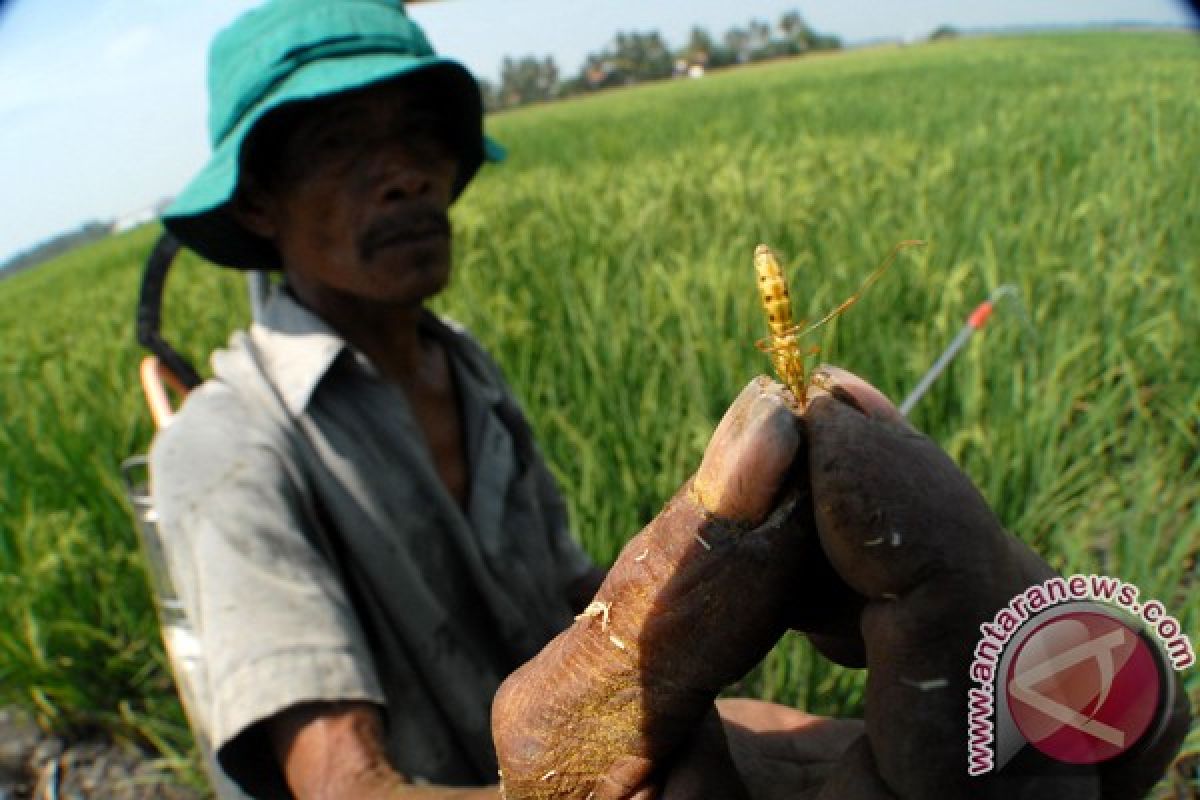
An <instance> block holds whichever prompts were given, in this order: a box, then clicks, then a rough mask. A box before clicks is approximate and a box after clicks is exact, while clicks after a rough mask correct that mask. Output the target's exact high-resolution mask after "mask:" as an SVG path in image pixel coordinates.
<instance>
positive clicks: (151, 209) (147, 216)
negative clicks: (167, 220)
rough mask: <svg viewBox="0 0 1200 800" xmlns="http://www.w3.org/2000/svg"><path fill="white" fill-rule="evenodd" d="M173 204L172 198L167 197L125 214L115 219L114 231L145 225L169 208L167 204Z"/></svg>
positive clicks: (118, 231) (119, 231)
mask: <svg viewBox="0 0 1200 800" xmlns="http://www.w3.org/2000/svg"><path fill="white" fill-rule="evenodd" d="M170 204H171V198H169V197H165V198H163V199H161V200H159V201H158V202H157V203H155V204H154V205H152V206H148V207H146V208H143V209H141V210H140V211H134V212H133V213H130V214H124V215H122V216H120V217H117V218H116V219H114V220H113V223H112V232H113V233H124V232H125V231H129V230H133V229H134V228H136V227H138V226H139V225H145V224H146V223H148V222H153V221H154V220H156V219H158V217H159V216H160V215H161V214H162V212H164V211H166V210H167V206H169V205H170Z"/></svg>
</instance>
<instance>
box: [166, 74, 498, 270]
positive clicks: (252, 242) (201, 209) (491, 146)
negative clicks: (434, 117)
mask: <svg viewBox="0 0 1200 800" xmlns="http://www.w3.org/2000/svg"><path fill="white" fill-rule="evenodd" d="M416 75H419V76H422V77H426V76H428V77H435V76H437V77H440V78H442V79H443V80H444V86H445V89H446V91H447V94H448V96H447V97H444V98H440V99H441V100H442V101H443V102H444V103H445V106H446V107H447V108H450V109H454V110H455V113H458V114H459V115H460V116H461V117H462V118H463V120H464V121H466V123H467V124H477V125H478V129H479V132H478V137H477V138H475V139H474V141H477V142H479V147H478V149H477V150H474V149H473V152H468V153H465V154H463V158H462V162H461V169H460V173H459V176H458V182H457V185H456V187H455V196H456V197H457V195H458V193H459V192H461V191H462V189H463V188H465V187H466V185H467V183H469V182H470V180H471V178H472V177H473V176H474V175H475V173H476V172H477V171H478V169H479V167H480V166H481V165H482V163H483V161H484V160H487V161H501V160H503V159H504V157H505V152H504V148H503V147H501V146H500V145H499V144H497V143H496V142H495V141H493V140H492V139H490V138H489V137H486V136H484V135H483V124H482V106H481V102H480V97H479V86H478V84H477V83H476V82H475V79H474V78H473V77H472V76H471V73H470V72H468V71H467V69H466V68H465V67H463V66H462V65H461V64H459V63H458V62H457V61H453V60H451V59H445V58H440V57H438V56H426V57H413V56H401V55H395V54H367V55H355V56H352V57H345V58H332V59H324V60H320V61H314V62H311V63H309V64H306V65H304V66H303V67H301V68H299V69H297V70H296V71H295V72H293V73H292V74H290V75H289V76H288V77H287V78H286V79H285V80H283V81H282V82H280V84H279V85H278V86H276V87H274V88H273V89H272V90H271V91H270V92H269V93H268V95H267V97H266V98H265V99H264V100H263V101H262V102H261V103H259V104H258V106H256V107H254V108H253V109H251V110H250V111H249V112H247V113H246V114H245V115H244V116H243V117H242V119H241V120H240V121H239V122H238V124H237V125H236V126H235V127H234V128H233V130H231V131H230V133H229V135H227V136H226V137H225V138H224V139H223V140H222V141H221V143H220V144H219V145H218V146H217V147H216V148H214V150H213V153H212V156H211V157H210V158H209V160H208V163H207V164H206V165H205V166H204V168H203V169H201V170H200V172H199V173H198V174H197V175H196V177H195V178H193V179H192V180H191V182H190V183H188V185H187V186H186V187H184V189H183V191H181V192H180V193H179V194H178V195H177V196H176V198H175V199H174V201H172V203H171V205H170V206H169V207H168V208H167V210H166V211H165V212H164V213H163V224H164V225H165V226H166V228H167V229H168V230H169V231H170V232H171V233H173V234H174V235H175V236H176V238H178V239H179V240H180V241H182V242H183V243H184V244H185V245H186V246H188V247H189V248H191V249H192V250H195V251H196V252H197V253H199V254H200V255H201V256H203V257H204V258H206V259H208V260H209V261H213V262H215V263H217V264H222V265H224V266H229V267H237V268H240V269H268V270H270V269H279V268H280V264H279V256H278V253H277V252H276V251H275V248H274V247H273V246H272V245H271V244H270V243H269V242H268V241H266V240H265V239H263V238H261V237H259V236H255V235H254V234H252V233H250V232H249V231H247V230H246V229H245V228H243V227H242V226H241V225H240V224H239V223H238V222H237V220H236V219H235V218H234V216H233V214H232V213H231V212H230V209H229V202H230V200H232V198H233V195H234V192H235V191H236V189H237V185H238V174H239V169H240V166H241V157H242V147H243V145H244V144H245V141H246V139H247V137H248V135H249V134H250V131H251V130H252V129H253V128H254V126H255V125H256V124H257V123H258V122H259V121H260V120H262V118H263V117H265V116H266V115H267V114H269V113H271V112H272V111H274V110H276V109H278V108H280V107H281V106H284V105H287V104H290V103H298V102H304V101H307V100H316V99H318V98H322V97H328V96H330V95H333V94H340V93H342V92H346V91H352V90H354V89H361V88H365V87H367V86H370V85H372V84H376V83H382V82H385V81H390V80H395V79H398V78H402V77H405V76H416ZM472 119H474V123H472V121H471V120H472Z"/></svg>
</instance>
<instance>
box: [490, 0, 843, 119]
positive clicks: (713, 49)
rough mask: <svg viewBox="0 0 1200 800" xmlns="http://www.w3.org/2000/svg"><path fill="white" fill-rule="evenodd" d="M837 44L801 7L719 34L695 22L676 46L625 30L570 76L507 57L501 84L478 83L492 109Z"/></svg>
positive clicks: (550, 61) (539, 62)
mask: <svg viewBox="0 0 1200 800" xmlns="http://www.w3.org/2000/svg"><path fill="white" fill-rule="evenodd" d="M841 46H842V41H841V39H839V38H838V37H837V36H833V35H830V34H824V33H818V32H817V31H814V30H813V29H812V28H811V27H809V25H808V23H807V22H805V20H804V17H803V16H801V14H800V12H799V11H789V12H787V13H786V14H784V15H783V16H781V17H780V18H779V20H778V21H777V22H776V23H775V24H774V25H772V24H770V23H768V22H766V21H764V20H758V19H756V20H751V21H750V22H749V23H748V24H747V25H745V26H735V27H733V28H730V29H729V30H728V31H726V32H725V34H724V35H723V36H722V37H721V38H720V39H717V38H716V37H714V36H713V35H712V34H710V33H709V32H708V31H707V30H705V29H704V28H701V27H698V26H697V27H693V28H692V30H691V33H690V34H689V35H688V39H687V42H685V43H684V45H683V46H682V47H680V48H678V49H672V48H671V47H670V46H669V45H668V44H667V42H666V40H664V39H663V37H662V35H661V34H659V33H658V32H657V31H649V32H624V31H623V32H621V33H618V34H617V35H616V38H615V39H614V40H613V41H612V42H610V43H609V44H608V46H606V47H605V48H604V49H603V50H600V51H599V52H595V53H590V54H588V56H587V58H586V59H584V63H583V65H582V66H581V67H580V68H579V71H578V72H577V73H576V74H575V75H573V76H570V77H564V76H563V75H562V73H561V71H560V70H559V67H558V64H556V63H555V61H554V58H553V57H551V56H546V57H544V58H537V57H536V56H525V57H523V58H512V57H507V58H505V59H504V62H503V63H502V64H501V67H500V82H499V84H496V83H494V82H492V81H486V80H484V81H480V86H481V89H482V91H483V99H484V104H485V105H486V106H487V108H488V110H492V111H494V110H498V109H503V108H513V107H516V106H521V105H526V104H528V103H542V102H547V101H550V100H559V99H561V98H564V97H571V96H574V95H580V94H585V93H587V92H593V91H598V90H601V89H608V88H612V87H614V86H630V85H632V84H635V83H642V82H644V81H655V80H662V79H664V78H671V77H682V76H686V75H693V76H694V75H699V74H703V73H704V72H705V71H707V70H711V69H720V68H722V67H728V66H733V65H737V64H747V63H750V62H754V61H767V60H770V59H773V58H787V57H793V56H802V55H804V54H806V53H812V52H818V51H822V50H838V49H840V48H841Z"/></svg>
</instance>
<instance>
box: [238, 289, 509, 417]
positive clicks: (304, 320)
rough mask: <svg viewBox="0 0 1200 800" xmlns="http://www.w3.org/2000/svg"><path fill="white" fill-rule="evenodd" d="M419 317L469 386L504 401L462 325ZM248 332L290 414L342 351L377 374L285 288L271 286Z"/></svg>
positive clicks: (491, 400) (486, 399)
mask: <svg viewBox="0 0 1200 800" xmlns="http://www.w3.org/2000/svg"><path fill="white" fill-rule="evenodd" d="M421 322H422V326H423V327H424V328H425V330H427V331H428V332H429V333H430V334H431V335H432V336H434V337H435V338H437V339H438V340H439V341H440V342H441V343H442V344H443V345H444V346H445V347H446V350H447V353H448V355H449V357H450V360H451V362H452V368H454V369H455V374H456V375H457V376H459V378H460V379H461V380H468V381H471V383H472V384H474V386H473V387H472V388H473V389H474V391H475V393H476V394H477V396H478V397H479V398H480V399H481V400H482V401H483V403H484V404H485V405H487V406H493V405H496V404H498V403H500V402H502V401H503V399H504V396H505V394H504V391H503V389H502V388H501V386H499V385H498V384H497V382H496V379H495V378H494V376H493V375H492V371H493V370H492V369H491V368H490V365H489V363H488V362H487V361H486V359H485V357H484V356H483V354H482V351H481V350H480V349H479V347H478V345H474V346H471V347H468V346H467V345H466V344H465V342H464V340H466V339H468V336H469V335H468V334H467V333H466V331H465V330H464V329H463V328H462V327H461V326H459V325H458V324H457V323H454V322H453V321H450V320H445V321H443V320H442V319H440V318H438V317H437V315H435V314H433V313H432V312H429V311H426V313H425V317H424V318H423V319H422V321H421ZM250 331H251V336H253V337H254V341H255V342H256V343H257V344H258V346H259V350H260V351H261V352H262V353H263V360H264V361H265V362H266V363H265V364H264V366H265V368H266V370H267V371H268V372H269V373H270V375H269V377H270V378H271V380H272V381H274V383H275V386H276V387H277V388H278V389H279V392H280V394H282V395H283V400H284V402H285V403H287V406H288V410H289V411H291V413H293V414H296V415H299V414H302V413H303V412H304V410H305V409H306V408H307V407H308V403H309V401H310V400H311V399H312V396H313V393H314V392H315V391H316V389H317V386H318V385H319V384H320V383H321V381H322V380H323V379H324V378H325V376H326V375H327V374H329V371H330V370H331V369H332V368H333V366H334V364H335V363H336V362H337V360H338V358H339V356H341V355H342V353H343V352H349V353H351V354H352V355H353V358H354V361H355V365H356V367H357V368H358V369H360V370H362V371H363V372H364V374H367V375H370V376H371V377H378V375H379V373H378V371H377V370H376V368H375V366H374V365H373V364H372V363H371V361H370V359H368V358H367V357H366V356H365V355H364V354H362V353H361V352H359V351H358V350H356V349H355V348H354V347H353V346H351V345H350V344H349V343H348V342H347V341H346V340H345V339H343V338H342V337H341V336H340V335H339V334H338V333H337V332H336V331H334V330H333V328H331V327H330V326H329V325H328V323H326V322H325V321H324V320H323V319H321V318H320V317H318V316H317V315H316V314H315V313H313V312H312V311H310V310H309V309H308V308H305V307H304V306H302V305H301V304H300V303H299V302H298V301H297V300H296V298H295V297H294V296H293V295H292V293H291V292H289V291H287V290H286V289H285V288H283V287H277V288H275V289H273V290H272V292H271V295H270V297H269V298H268V300H267V303H266V305H265V306H264V308H263V312H262V318H261V319H259V320H256V321H255V322H254V323H253V324H252V325H251V326H250ZM464 388H465V387H464Z"/></svg>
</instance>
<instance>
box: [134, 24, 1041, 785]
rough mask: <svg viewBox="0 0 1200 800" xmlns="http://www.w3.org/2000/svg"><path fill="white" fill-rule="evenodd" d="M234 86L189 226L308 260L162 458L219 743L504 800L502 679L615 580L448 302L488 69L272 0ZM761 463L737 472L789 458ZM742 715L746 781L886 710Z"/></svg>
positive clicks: (160, 482)
mask: <svg viewBox="0 0 1200 800" xmlns="http://www.w3.org/2000/svg"><path fill="white" fill-rule="evenodd" d="M209 85H210V94H211V103H212V108H211V113H210V129H211V135H212V140H213V145H214V152H213V156H212V159H211V160H210V162H209V164H208V165H207V166H206V167H205V168H204V170H203V171H202V172H201V173H200V175H198V176H197V177H196V178H195V179H194V180H193V181H192V183H191V184H189V186H188V187H187V188H186V189H185V190H184V191H183V192H182V193H181V194H180V196H179V197H178V198H177V200H176V201H175V203H174V205H173V206H172V208H171V209H170V210H169V211H168V213H167V215H166V216H165V219H164V221H165V224H166V225H167V227H168V228H169V229H170V230H171V231H172V232H173V233H174V234H175V235H176V236H177V237H178V238H180V239H181V240H182V241H183V242H184V243H185V244H186V245H188V246H189V247H191V248H192V249H194V250H196V251H197V252H199V253H200V254H201V255H203V256H205V257H207V258H209V259H210V260H212V261H214V262H216V263H219V264H224V265H227V266H230V267H235V268H256V269H277V270H281V271H282V273H283V275H284V278H285V288H284V289H283V290H281V291H278V292H276V293H275V294H274V296H273V297H272V299H271V301H270V304H269V305H268V307H267V309H266V311H265V313H264V318H263V319H262V320H261V321H260V323H259V324H256V325H255V326H253V328H252V330H251V331H250V333H249V334H248V335H236V336H235V337H234V338H233V340H232V341H231V344H230V347H229V349H228V350H225V351H222V352H220V353H218V354H217V355H216V356H215V357H214V371H215V379H214V380H212V381H210V382H208V383H206V384H205V385H204V386H203V387H202V388H200V389H199V390H197V391H196V392H194V393H193V395H192V396H191V397H189V399H188V401H187V402H186V404H185V406H184V408H183V409H182V411H181V413H180V414H179V416H178V417H177V419H176V421H175V422H174V423H173V424H172V426H171V427H170V428H169V429H167V430H166V431H165V432H164V434H163V435H162V436H161V437H160V438H159V440H158V441H156V443H155V447H154V450H153V453H152V467H153V478H154V497H155V505H156V507H157V509H158V510H159V514H160V524H161V526H162V528H163V530H164V531H165V533H166V537H165V538H166V539H167V541H168V542H169V543H170V544H169V546H170V552H169V553H168V558H169V561H170V564H171V569H172V574H173V576H174V578H175V581H176V583H177V585H178V587H179V590H180V593H181V596H182V598H183V600H184V603H185V606H186V608H187V612H188V615H189V618H190V619H191V621H192V623H193V625H194V626H195V627H196V630H197V632H198V634H199V636H200V637H201V640H202V642H203V644H204V647H205V653H206V657H207V660H208V683H209V686H208V688H209V692H210V694H211V696H212V705H211V708H209V709H205V710H203V711H204V716H205V717H206V722H207V726H208V727H209V729H210V730H209V733H210V735H211V737H212V740H213V741H214V744H215V746H216V749H217V754H218V759H219V762H220V764H221V765H222V767H223V768H224V769H225V771H226V772H228V773H229V774H230V775H231V776H232V777H233V778H235V779H236V780H237V781H238V782H239V783H241V784H242V785H243V786H244V787H246V788H247V789H248V790H249V791H251V792H252V793H253V794H255V795H256V796H263V797H273V796H289V795H294V796H297V797H301V798H306V797H356V798H359V797H361V798H372V797H390V798H403V797H430V798H434V797H445V798H451V797H462V798H469V797H489V798H494V797H496V796H497V789H496V788H495V787H494V785H492V786H489V784H494V782H495V779H496V773H495V769H496V761H495V754H494V752H493V750H492V743H491V738H490V726H489V718H488V715H489V709H490V704H491V699H492V696H493V694H494V692H495V690H496V688H497V687H498V686H499V684H500V681H502V680H503V679H504V677H505V676H506V675H507V674H509V673H510V672H511V671H512V670H514V669H515V668H516V667H518V666H519V665H520V664H522V663H524V662H526V661H527V660H529V659H530V658H532V657H533V656H534V655H536V654H537V653H538V651H539V650H541V648H542V647H543V646H544V645H545V644H546V642H548V641H549V640H550V639H551V638H552V637H553V636H554V635H555V634H556V633H558V632H559V631H560V630H562V629H563V628H564V627H566V626H567V625H568V624H569V623H570V622H571V619H572V616H573V614H574V613H576V612H578V611H579V610H581V609H582V608H583V606H585V605H586V604H587V602H588V600H589V599H590V598H591V597H592V595H593V593H594V591H595V589H596V587H597V586H598V585H599V582H600V580H601V579H602V578H603V573H602V571H601V570H599V569H597V568H596V567H595V566H594V565H593V564H592V563H591V562H590V561H589V560H588V559H587V557H586V556H585V555H584V554H583V552H582V551H581V549H580V548H579V546H578V545H577V544H576V543H575V542H574V541H573V540H572V539H571V538H570V536H569V535H568V533H567V527H566V519H565V513H564V505H563V503H562V500H561V498H560V497H559V495H558V493H557V490H556V488H555V487H554V483H553V480H552V479H551V477H550V474H549V472H548V470H547V468H546V466H545V464H544V462H543V460H542V458H541V456H540V454H539V453H538V450H537V448H536V446H535V445H534V443H533V441H532V439H531V436H530V432H529V428H528V425H527V424H526V422H525V420H524V418H523V416H522V414H521V412H520V410H519V408H518V407H517V405H516V403H515V401H514V400H513V398H512V396H511V394H510V393H509V391H508V389H507V387H506V386H505V384H504V381H503V378H502V377H501V376H500V374H499V371H498V370H497V368H496V367H495V365H494V364H493V363H492V361H491V360H490V359H489V358H488V357H487V356H486V354H485V353H483V351H482V350H481V349H480V348H479V347H478V345H476V344H475V342H474V341H473V340H472V339H471V338H470V337H469V336H468V335H467V334H466V333H465V332H463V331H461V330H459V329H457V328H454V327H453V326H451V325H449V324H447V323H446V322H444V321H442V320H440V319H438V318H437V317H435V316H434V315H432V314H431V313H429V312H428V311H427V310H426V309H425V307H424V304H425V302H426V301H427V300H428V299H429V298H430V297H432V296H433V295H435V294H436V293H437V292H439V291H440V290H441V289H442V288H443V287H444V286H445V285H446V282H447V280H448V277H449V269H450V263H451V258H450V242H451V240H450V227H449V222H448V218H447V213H446V212H447V208H448V207H449V205H450V204H451V203H452V202H453V201H454V200H455V199H456V198H457V197H458V196H459V194H460V193H461V192H462V191H463V190H464V189H465V187H466V186H467V184H468V183H469V182H470V180H471V179H472V177H473V176H474V174H475V173H476V171H477V170H478V169H479V167H480V166H481V164H482V163H483V162H484V161H485V159H488V158H492V159H495V158H499V157H500V155H501V151H500V150H499V148H498V147H497V146H495V145H494V144H493V143H491V142H490V141H489V140H487V139H486V138H485V137H484V135H483V130H482V110H481V106H480V100H479V93H478V88H477V86H476V85H475V82H474V80H473V79H472V78H471V76H470V75H469V73H467V72H466V70H465V69H463V68H462V67H461V66H459V65H457V64H455V63H453V62H450V61H446V60H443V59H440V58H438V57H437V56H436V55H434V53H433V51H432V49H431V48H430V47H429V45H428V43H427V42H426V41H425V38H424V36H423V35H422V33H421V32H420V30H419V29H418V28H417V27H416V26H415V25H414V24H413V23H412V22H411V21H410V20H408V18H407V17H406V16H405V15H404V14H403V12H402V10H401V9H400V8H399V7H398V5H397V4H396V3H395V2H389V0H273V1H272V2H269V3H267V4H266V5H265V6H263V7H262V8H261V9H259V10H257V11H255V12H252V13H250V14H248V15H246V16H245V17H243V18H241V19H239V20H238V21H237V22H236V23H235V24H234V25H233V26H231V27H230V28H229V29H227V30H226V31H224V32H223V33H222V34H221V35H220V36H219V37H218V38H217V40H216V41H215V42H214V44H213V49H212V54H211V60H210V80H209ZM843 382H844V383H845V385H846V386H847V387H850V388H847V389H846V390H845V392H844V395H845V397H847V398H850V400H853V398H855V397H858V398H868V399H867V400H861V399H860V400H859V401H857V402H860V403H861V404H864V407H867V406H869V404H870V402H871V401H870V398H871V397H873V396H874V395H871V393H870V390H869V387H865V385H862V384H861V383H856V382H854V381H853V380H851V379H850V378H848V377H845V376H843ZM769 412H770V414H786V413H788V412H787V411H786V409H785V408H784V407H783V405H782V404H778V405H777V406H775V407H773V408H771V409H770V410H769ZM760 466H761V465H758V464H754V463H749V462H748V463H745V464H738V463H733V462H731V463H730V465H729V467H728V469H726V470H724V471H723V472H722V474H721V476H720V478H719V482H720V483H721V484H722V485H730V486H738V485H750V484H752V483H754V482H756V481H757V482H761V483H763V484H765V485H771V484H772V483H778V481H779V480H780V479H781V477H782V475H783V473H784V471H785V470H786V469H787V464H786V463H782V464H779V465H777V466H776V467H774V468H773V469H774V472H773V473H772V474H765V475H764V474H758V470H759V467H760ZM893 466H894V465H893ZM899 469H903V467H899ZM842 477H845V476H844V475H843V476H842ZM839 491H843V492H844V491H845V486H841V487H840V489H839ZM1028 556H1031V554H1028ZM1028 556H1023V557H1028ZM1035 560H1036V559H1035ZM1036 563H1038V564H1040V562H1036ZM902 711H903V709H894V710H892V713H901V712H902ZM725 712H726V718H727V724H728V725H729V726H730V730H731V731H734V729H735V728H736V730H737V731H738V732H739V733H738V734H737V736H735V737H734V740H733V741H731V745H730V746H731V747H732V749H733V750H734V755H735V757H738V758H739V759H740V760H739V768H743V766H744V765H745V766H744V769H745V770H746V771H747V772H753V771H754V770H755V769H756V767H755V766H754V761H755V758H757V757H759V756H763V759H764V760H766V759H769V758H770V755H771V754H770V753H767V751H765V750H763V749H762V748H760V747H759V744H758V742H759V738H756V734H757V733H760V732H768V733H771V734H776V733H778V731H779V725H780V724H782V725H783V726H784V727H787V726H788V725H792V723H795V722H796V721H797V720H801V721H803V723H804V725H803V727H805V728H810V729H812V730H808V731H807V733H808V734H811V733H813V730H815V731H816V733H815V735H811V736H810V735H807V734H806V735H805V736H802V737H800V738H801V739H803V740H804V741H805V742H811V743H812V745H811V747H809V749H808V750H806V751H805V752H804V753H803V754H801V755H799V756H798V755H796V754H795V753H793V754H792V755H790V756H778V754H777V753H776V754H775V755H776V761H781V760H782V761H796V762H803V761H805V760H809V761H816V762H829V761H831V760H832V759H834V758H837V757H839V756H840V754H841V752H842V750H844V749H845V746H846V745H847V743H848V742H849V740H850V739H851V738H853V737H854V736H856V735H857V734H858V733H859V731H860V730H861V728H860V727H858V726H855V725H854V724H853V723H850V724H849V727H845V726H843V727H840V728H839V727H836V726H834V727H830V726H823V725H821V724H814V725H809V724H808V723H809V720H808V718H807V717H805V716H804V715H802V714H800V712H793V711H790V710H788V709H780V708H777V707H761V706H756V705H753V704H750V705H741V706H738V705H734V706H729V707H727V708H726V710H725ZM739 720H740V722H739ZM772 720H775V721H776V722H777V723H779V721H780V720H782V722H781V723H779V724H775V723H772ZM772 724H775V727H774V728H772V727H771V726H772ZM792 726H793V727H795V726H794V725H792ZM802 733H803V732H802ZM742 734H745V735H742ZM739 736H740V737H741V738H738V737H739ZM760 738H761V737H760ZM793 738H794V737H793ZM789 741H790V740H789ZM764 753H766V755H763V754H764ZM855 770H858V772H855ZM864 770H865V768H859V767H853V768H852V769H851V772H850V774H851V775H852V776H853V775H856V774H859V773H860V772H862V773H863V774H865V772H864ZM685 772H686V770H683V769H681V772H680V774H684V773H685ZM764 774H765V773H764ZM424 784H431V785H424ZM448 787H477V788H448Z"/></svg>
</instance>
